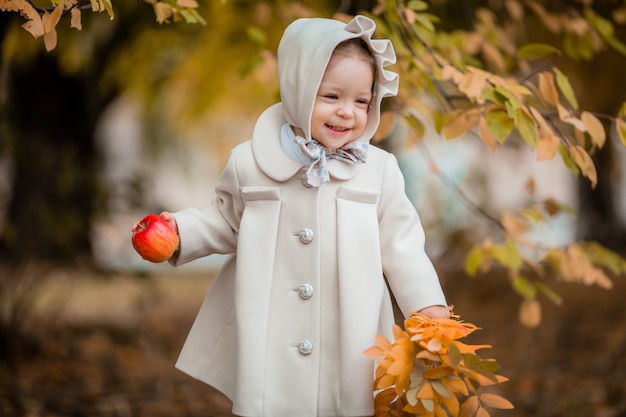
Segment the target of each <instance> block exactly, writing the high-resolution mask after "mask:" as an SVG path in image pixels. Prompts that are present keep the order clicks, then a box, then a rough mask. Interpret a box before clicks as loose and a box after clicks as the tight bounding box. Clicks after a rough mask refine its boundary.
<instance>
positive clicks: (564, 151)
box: [559, 142, 626, 175]
mask: <svg viewBox="0 0 626 417" xmlns="http://www.w3.org/2000/svg"><path fill="white" fill-rule="evenodd" d="M625 146H626V142H625ZM559 154H561V159H562V160H563V163H565V166H566V167H567V168H569V170H570V171H572V172H573V173H574V174H576V175H578V174H579V173H580V169H579V168H578V165H576V163H575V162H574V160H573V159H572V158H571V157H570V156H569V152H568V150H567V148H566V147H565V146H564V145H561V146H560V147H559Z"/></svg>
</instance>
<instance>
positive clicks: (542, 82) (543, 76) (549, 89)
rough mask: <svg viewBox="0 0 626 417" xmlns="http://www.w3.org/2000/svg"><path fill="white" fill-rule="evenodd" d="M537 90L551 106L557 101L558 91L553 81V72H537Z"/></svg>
mask: <svg viewBox="0 0 626 417" xmlns="http://www.w3.org/2000/svg"><path fill="white" fill-rule="evenodd" d="M539 92H540V93H541V97H542V98H543V99H544V100H545V102H546V103H548V104H551V105H553V106H556V105H557V104H558V103H559V92H558V90H557V89H556V85H555V83H554V74H552V73H551V72H549V71H544V72H541V73H540V74H539Z"/></svg>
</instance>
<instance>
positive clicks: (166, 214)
mask: <svg viewBox="0 0 626 417" xmlns="http://www.w3.org/2000/svg"><path fill="white" fill-rule="evenodd" d="M159 216H160V217H161V218H162V219H163V220H165V221H166V222H168V223H169V224H170V226H172V227H173V228H174V230H176V234H178V224H177V223H176V219H175V218H174V216H172V214H171V213H169V212H167V211H164V212H161V214H159Z"/></svg>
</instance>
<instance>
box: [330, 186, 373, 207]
mask: <svg viewBox="0 0 626 417" xmlns="http://www.w3.org/2000/svg"><path fill="white" fill-rule="evenodd" d="M337 198H338V199H340V200H349V201H354V202H355V203H365V204H378V200H380V191H377V190H366V189H364V188H352V187H345V186H341V187H339V191H338V192H337Z"/></svg>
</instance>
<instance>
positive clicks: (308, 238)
mask: <svg viewBox="0 0 626 417" xmlns="http://www.w3.org/2000/svg"><path fill="white" fill-rule="evenodd" d="M298 236H299V237H300V242H302V243H304V244H307V243H311V242H312V241H313V230H311V229H309V228H308V227H305V228H304V229H302V230H300V231H299V232H298Z"/></svg>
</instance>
